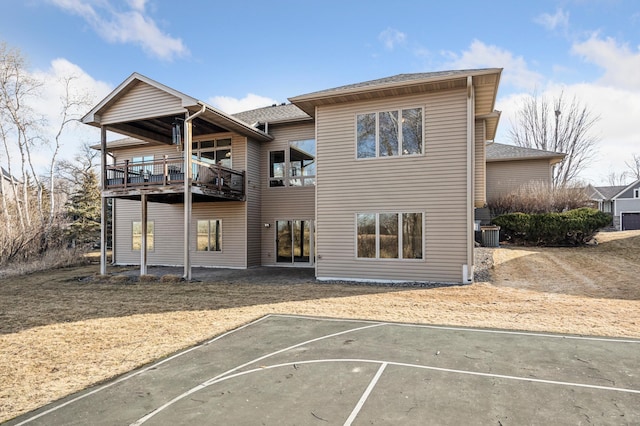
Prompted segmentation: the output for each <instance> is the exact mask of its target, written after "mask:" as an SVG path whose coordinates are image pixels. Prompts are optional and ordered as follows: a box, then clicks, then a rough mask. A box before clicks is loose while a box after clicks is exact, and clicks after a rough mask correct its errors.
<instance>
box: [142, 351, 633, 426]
mask: <svg viewBox="0 0 640 426" xmlns="http://www.w3.org/2000/svg"><path fill="white" fill-rule="evenodd" d="M332 362H335V363H340V362H361V363H367V364H381V365H382V364H386V365H387V366H389V365H392V366H395V367H410V368H417V369H421V370H431V371H440V372H444V373H456V374H465V375H470V376H480V377H491V378H496V379H507V380H516V381H520V382H533V383H543V384H548V385H559V386H573V387H578V388H587V389H594V390H603V391H614V392H622V393H632V394H639V395H640V389H629V388H616V387H611V386H600V385H590V384H588V383H575V382H563V381H559V380H547V379H535V378H533V377H520V376H509V375H506V374H494V373H482V372H480V371H470V370H457V369H453V368H444V367H433V366H430V365H420V364H409V363H405V362H395V361H383V360H378V359H359V358H327V359H311V360H306V361H294V362H285V363H282V364H274V365H263V366H260V367H258V368H254V369H252V370H245V371H240V372H238V373H235V374H230V375H228V376H224V377H219V378H217V379H215V378H214V379H211V380H210V381H209V382H207V387H208V386H212V385H215V384H218V383H221V382H224V381H226V380H230V379H234V378H236V377H241V376H245V375H247V374H252V373H257V372H260V371H266V370H272V369H274V368H282V367H292V366H294V365H296V366H299V365H305V364H322V363H332ZM201 389H204V387H201V388H199V389H198V390H201ZM133 424H136V425H137V423H133ZM133 424H132V425H133Z"/></svg>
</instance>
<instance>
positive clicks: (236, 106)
mask: <svg viewBox="0 0 640 426" xmlns="http://www.w3.org/2000/svg"><path fill="white" fill-rule="evenodd" d="M209 103H210V104H211V105H213V106H215V107H216V108H219V109H220V110H222V111H224V112H226V113H227V114H235V113H236V112H242V111H249V110H252V109H256V108H262V107H266V106H269V105H273V104H277V103H278V101H276V100H273V99H271V98H267V97H265V96H260V95H255V94H253V93H249V94H247V96H245V97H244V98H242V99H238V98H233V97H231V96H214V97H212V98H210V99H209Z"/></svg>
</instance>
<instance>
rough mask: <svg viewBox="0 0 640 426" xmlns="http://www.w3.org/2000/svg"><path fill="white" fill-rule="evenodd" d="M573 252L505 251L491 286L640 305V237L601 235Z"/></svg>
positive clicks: (497, 259) (631, 233)
mask: <svg viewBox="0 0 640 426" xmlns="http://www.w3.org/2000/svg"><path fill="white" fill-rule="evenodd" d="M596 241H597V244H591V245H588V246H585V247H576V248H553V247H549V248H537V247H518V246H503V247H502V248H501V249H499V250H496V251H495V253H494V263H495V267H494V272H493V280H492V284H494V285H496V286H500V287H513V288H520V289H528V290H534V291H540V292H549V293H560V294H572V295H576V296H585V297H599V298H607V299H626V300H640V285H638V284H637V283H638V276H639V275H638V274H639V273H640V233H639V232H638V231H623V232H601V233H600V234H598V236H597V238H596Z"/></svg>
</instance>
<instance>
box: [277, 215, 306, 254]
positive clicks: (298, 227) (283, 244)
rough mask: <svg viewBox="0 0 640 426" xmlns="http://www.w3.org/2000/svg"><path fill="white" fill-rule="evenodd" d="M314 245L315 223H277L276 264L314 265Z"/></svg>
mask: <svg viewBox="0 0 640 426" xmlns="http://www.w3.org/2000/svg"><path fill="white" fill-rule="evenodd" d="M313 243H314V238H313V221H310V220H277V221H276V262H277V263H278V264H282V265H284V264H289V265H311V264H313Z"/></svg>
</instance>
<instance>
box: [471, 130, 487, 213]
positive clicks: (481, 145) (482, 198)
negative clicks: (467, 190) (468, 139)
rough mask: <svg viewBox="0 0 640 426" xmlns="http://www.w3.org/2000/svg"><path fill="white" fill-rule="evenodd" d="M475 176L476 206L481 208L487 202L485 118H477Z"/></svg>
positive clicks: (474, 192) (474, 194)
mask: <svg viewBox="0 0 640 426" xmlns="http://www.w3.org/2000/svg"><path fill="white" fill-rule="evenodd" d="M475 133H476V134H475V136H476V140H475V167H474V169H475V177H474V181H475V182H474V191H473V198H474V207H476V208H481V207H484V206H485V205H486V204H487V193H486V152H485V144H486V140H487V138H486V134H487V132H486V127H485V122H484V120H476V127H475Z"/></svg>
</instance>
